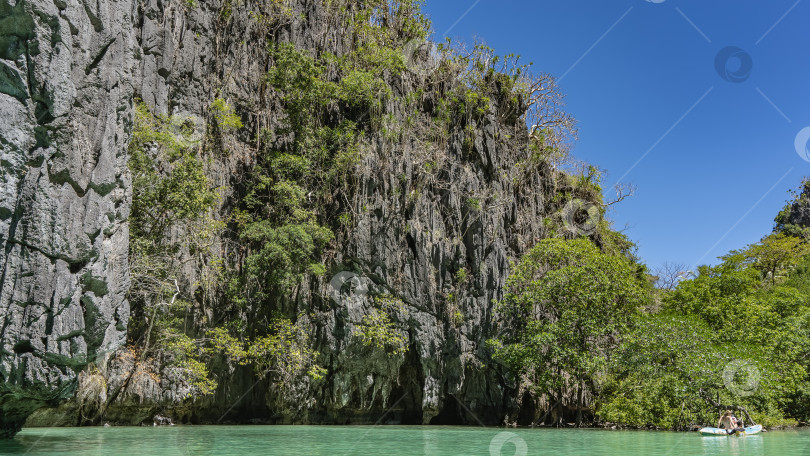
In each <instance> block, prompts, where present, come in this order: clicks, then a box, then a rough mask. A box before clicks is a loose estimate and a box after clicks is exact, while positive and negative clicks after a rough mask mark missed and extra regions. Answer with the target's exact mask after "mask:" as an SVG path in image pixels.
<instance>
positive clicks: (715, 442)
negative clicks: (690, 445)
mask: <svg viewBox="0 0 810 456" xmlns="http://www.w3.org/2000/svg"><path fill="white" fill-rule="evenodd" d="M700 439H701V441H702V442H703V454H707V455H714V454H717V455H720V454H722V455H731V456H737V455H743V454H744V455H745V456H760V455H762V456H764V455H765V445H764V444H763V440H762V439H763V436H762V435H748V436H740V437H735V436H732V437H723V436H720V437H715V436H711V437H709V436H706V437H701V438H700Z"/></svg>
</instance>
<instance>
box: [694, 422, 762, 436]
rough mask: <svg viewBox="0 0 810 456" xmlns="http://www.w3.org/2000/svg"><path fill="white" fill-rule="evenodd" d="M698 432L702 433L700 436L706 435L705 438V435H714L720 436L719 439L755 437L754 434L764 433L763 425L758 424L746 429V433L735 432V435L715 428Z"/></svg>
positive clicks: (707, 428) (706, 428)
mask: <svg viewBox="0 0 810 456" xmlns="http://www.w3.org/2000/svg"><path fill="white" fill-rule="evenodd" d="M698 432H700V435H704V436H705V435H713V436H719V437H723V436H728V435H753V434H759V433H760V432H762V425H761V424H756V425H754V426H748V427H747V428H745V432H739V433H737V432H735V433H734V434H728V433H727V432H726V430H725V429H720V428H715V427H705V428H703V429H701V430H700V431H698Z"/></svg>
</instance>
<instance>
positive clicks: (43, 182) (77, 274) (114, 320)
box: [0, 0, 133, 436]
mask: <svg viewBox="0 0 810 456" xmlns="http://www.w3.org/2000/svg"><path fill="white" fill-rule="evenodd" d="M132 50H133V32H132V2H131V1H129V0H122V1H116V0H112V1H104V2H94V1H89V0H84V1H83V0H67V1H61V0H55V1H51V0H34V1H25V0H19V1H14V0H2V1H0V165H2V174H0V247H2V248H0V322H2V323H1V324H2V326H0V340H2V346H1V348H0V410H2V414H1V415H0V427H2V433H3V434H4V435H5V436H8V435H11V434H13V433H14V432H16V431H17V430H18V429H19V426H20V425H21V423H22V422H23V421H24V419H25V417H26V416H27V414H28V413H29V412H30V411H31V410H33V409H34V408H36V407H39V406H42V405H43V403H46V402H52V401H54V400H58V399H61V398H64V397H69V396H70V395H71V394H72V392H73V387H74V386H75V382H76V378H77V374H78V371H79V370H80V369H81V368H82V367H83V366H84V365H86V363H87V362H88V361H92V360H93V359H94V358H95V357H97V356H98V355H99V354H100V353H102V352H104V351H109V350H112V349H115V348H116V347H118V346H119V345H121V344H122V343H123V342H124V340H125V335H126V327H127V321H128V318H129V308H128V304H127V301H126V298H125V294H126V291H127V289H128V287H129V277H128V270H127V240H128V231H127V224H126V219H127V217H128V212H129V205H130V199H131V197H130V191H131V190H130V178H129V175H128V171H127V166H126V159H127V157H126V145H127V142H128V139H129V137H128V133H127V132H128V128H127V126H128V125H129V124H131V103H132V101H131V100H132V87H131V80H132V76H131V74H132V66H133V64H132V61H133V52H132Z"/></svg>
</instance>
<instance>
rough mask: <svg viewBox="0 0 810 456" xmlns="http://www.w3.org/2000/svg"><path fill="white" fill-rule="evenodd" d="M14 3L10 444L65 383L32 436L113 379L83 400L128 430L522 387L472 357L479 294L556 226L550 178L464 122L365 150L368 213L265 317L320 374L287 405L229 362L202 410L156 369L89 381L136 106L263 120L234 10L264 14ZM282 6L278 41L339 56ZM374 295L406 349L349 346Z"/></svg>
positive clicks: (0, 233)
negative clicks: (221, 105) (347, 275)
mask: <svg viewBox="0 0 810 456" xmlns="http://www.w3.org/2000/svg"><path fill="white" fill-rule="evenodd" d="M9 1H11V0H0V2H6V3H2V4H0V5H2V6H0V17H4V18H7V17H9V16H8V15H12V16H11V18H10V19H0V53H2V54H1V55H0V59H1V60H0V97H2V98H0V133H2V139H1V140H0V151H1V153H2V166H3V175H2V177H0V189H2V193H0V237H1V238H0V244H2V245H3V246H4V249H2V251H0V267H2V293H0V296H1V297H2V298H1V299H0V312H2V317H3V326H2V328H0V330H1V331H2V353H0V375H2V381H3V383H2V389H1V390H0V397H1V398H2V402H0V403H1V404H2V406H3V412H4V413H3V418H2V419H3V420H4V421H5V422H4V423H0V424H3V425H4V426H5V428H6V429H9V430H10V432H13V430H14V429H16V428H17V427H18V426H19V423H20V420H21V419H24V417H25V415H27V414H28V413H29V412H30V411H31V409H32V408H35V407H38V406H40V405H42V404H43V403H44V402H46V401H53V400H57V399H61V398H64V397H66V396H69V395H70V394H71V393H72V391H73V389H72V388H73V385H74V384H77V383H80V387H79V391H78V393H77V394H76V396H75V398H74V400H73V401H72V402H71V403H70V404H67V405H63V407H61V408H60V410H62V412H64V413H63V414H62V415H61V416H62V418H59V419H57V420H54V419H53V418H52V416H48V414H38V416H37V420H36V424H49V423H71V422H72V423H75V422H77V420H70V419H68V420H67V421H65V420H64V416H66V415H71V414H73V416H75V414H76V413H77V412H76V410H81V409H82V407H92V406H93V404H87V403H85V402H84V401H83V400H82V398H83V397H89V396H91V395H95V397H99V394H96V390H95V389H97V388H98V385H99V384H107V385H108V386H107V390H106V391H105V392H104V394H103V396H104V397H106V398H108V403H107V404H98V407H99V408H103V409H104V410H105V412H106V416H108V417H114V418H112V419H113V420H115V421H116V422H118V423H122V424H123V423H130V424H137V423H138V422H139V421H140V420H142V419H144V417H151V416H152V415H154V413H155V411H157V409H158V408H159V409H160V410H161V411H166V412H171V413H170V415H171V416H173V417H174V418H175V421H179V422H187V421H193V422H219V421H221V420H224V421H225V422H230V421H240V420H244V419H249V418H256V419H260V420H262V421H263V422H309V423H347V424H348V423H375V422H377V421H378V420H383V422H386V423H415V424H421V423H424V424H428V423H447V424H451V423H452V424H461V423H467V424H478V423H485V424H499V423H501V422H502V421H503V419H504V416H505V415H506V414H507V413H508V412H509V411H510V409H511V408H512V407H513V403H512V395H511V392H512V391H513V389H514V388H515V385H508V384H507V383H506V382H505V380H504V377H503V375H501V373H500V372H499V371H498V370H497V368H496V367H494V365H493V363H492V362H491V359H490V357H489V354H488V351H487V349H486V347H485V343H486V340H487V339H488V338H490V337H492V336H493V335H494V331H495V325H494V321H493V300H494V299H499V298H500V297H501V293H502V291H503V285H504V284H505V280H506V277H507V275H508V269H509V262H510V260H512V259H516V258H518V257H519V256H520V255H521V254H522V253H523V252H524V251H525V250H526V249H527V248H528V247H530V246H531V245H533V244H534V243H535V242H536V241H537V240H539V239H540V238H542V237H543V236H544V235H546V234H547V233H545V231H544V227H543V217H545V216H548V215H550V213H551V212H552V211H551V209H550V207H551V206H552V205H550V204H549V201H550V200H551V198H552V196H553V195H554V189H553V188H552V187H553V181H554V180H555V177H556V174H555V172H554V171H552V170H550V169H546V168H542V169H541V170H540V173H533V174H531V175H530V176H526V177H525V178H524V179H522V180H520V181H514V180H512V179H511V178H506V177H504V176H505V175H507V174H509V173H508V172H509V171H511V168H512V167H514V165H515V163H514V162H515V160H514V153H515V150H514V147H515V144H520V143H521V140H522V139H523V138H521V137H520V136H519V135H525V134H526V132H525V129H524V131H522V132H518V136H517V137H516V135H515V131H514V130H511V131H507V129H506V128H505V127H504V126H503V125H501V124H500V123H499V121H498V120H497V119H496V117H495V116H494V115H489V116H487V117H485V118H484V119H483V120H481V121H480V124H478V125H473V127H474V131H475V134H474V137H473V138H472V140H471V141H469V138H467V139H468V141H465V140H464V139H465V132H464V131H463V130H462V128H461V127H459V128H458V131H451V132H450V133H449V140H448V141H447V143H446V144H443V145H442V146H441V147H438V148H436V147H433V148H431V150H427V149H426V147H425V144H422V143H421V142H420V138H418V137H412V138H408V137H406V138H405V139H404V140H403V141H398V142H391V141H389V140H386V139H384V138H382V137H373V138H368V142H367V143H366V144H365V145H364V161H363V163H362V168H363V171H362V172H360V173H359V174H358V182H359V187H360V191H359V192H358V195H357V196H358V198H362V201H360V200H357V201H354V202H351V204H352V205H353V208H354V210H355V212H356V214H355V218H354V220H353V225H352V226H351V227H350V228H348V229H346V230H345V231H344V232H341V233H339V234H338V240H337V248H336V249H335V250H336V252H337V253H336V254H335V256H334V257H331V258H329V259H327V265H328V266H329V267H330V268H331V270H330V274H327V277H325V278H320V279H315V280H314V281H312V282H308V283H304V284H302V286H301V287H300V289H299V291H298V293H297V294H296V296H295V297H294V298H290V299H288V300H286V301H285V302H282V303H281V304H280V306H283V307H284V310H285V311H288V312H289V313H296V314H297V313H299V312H303V313H305V314H306V315H307V316H306V317H305V318H304V319H303V321H302V322H301V323H302V324H304V325H306V326H308V327H309V328H310V329H311V333H312V334H314V340H315V342H316V347H315V348H316V349H317V350H318V351H319V352H320V353H321V359H320V360H319V361H320V363H321V364H322V365H323V366H324V367H326V368H327V370H328V372H329V374H328V375H327V376H326V378H325V379H324V380H323V381H321V382H319V383H312V384H306V385H304V386H302V388H305V389H306V390H305V391H304V393H303V395H304V399H303V400H302V401H301V405H302V407H301V408H300V410H297V411H295V412H294V413H290V412H287V411H285V404H284V403H283V401H282V400H281V399H280V398H279V397H278V395H277V394H276V392H275V391H274V389H273V387H272V386H271V385H269V384H268V382H266V381H259V382H258V383H255V384H254V382H255V381H256V376H255V374H254V373H252V372H251V371H250V369H248V368H243V367H235V366H217V367H216V369H215V368H212V369H211V370H212V371H215V372H216V373H217V374H218V375H217V380H218V381H219V383H220V388H219V389H218V390H217V392H216V394H215V396H214V397H212V398H204V399H200V400H197V401H185V402H184V398H185V396H186V394H187V393H188V390H187V389H184V388H183V387H182V381H180V380H177V379H172V378H169V377H171V375H170V373H167V371H165V370H161V369H162V368H161V366H154V368H153V369H152V372H161V379H160V381H157V380H155V379H151V380H150V378H151V377H150V378H148V377H144V376H142V377H143V379H142V380H139V381H133V382H124V383H121V381H120V379H121V378H126V377H127V376H132V375H133V372H134V371H135V365H134V363H133V362H131V359H130V358H127V356H129V355H127V353H126V351H124V350H122V351H119V352H118V353H117V355H116V356H105V357H104V358H103V362H100V363H99V364H100V366H101V367H100V374H92V375H89V374H86V373H83V374H82V377H81V379H79V378H78V371H79V370H80V369H81V368H82V366H84V364H86V362H87V360H88V359H93V358H97V357H98V355H99V354H101V353H102V352H104V351H105V350H109V349H112V348H114V347H116V346H117V345H119V344H121V343H122V341H123V339H124V336H125V330H126V324H127V317H128V308H127V302H126V299H125V293H126V290H127V288H128V275H127V238H128V236H127V225H126V219H127V212H128V206H129V200H130V193H129V192H130V189H129V186H130V182H129V178H128V176H127V171H126V156H125V152H126V144H127V141H128V133H129V129H128V128H129V126H130V116H131V100H132V96H133V94H134V95H136V96H138V97H140V98H142V99H143V100H144V102H145V103H146V104H147V105H148V106H149V107H150V108H151V109H153V110H154V111H156V112H157V113H162V114H180V115H183V116H195V117H198V118H207V116H208V113H207V107H208V106H209V104H210V103H211V101H212V100H213V99H214V98H215V97H217V96H223V97H226V98H228V99H229V100H230V101H232V102H233V103H234V104H235V105H236V106H237V107H238V108H239V109H240V111H242V112H258V113H262V115H263V116H265V117H262V118H259V119H258V120H257V119H249V122H246V123H248V126H247V128H246V130H247V129H255V130H256V131H258V129H259V128H264V127H272V124H273V122H277V121H278V119H277V118H275V117H274V109H277V106H274V105H273V104H272V101H267V94H266V92H265V91H266V87H265V84H264V82H263V77H264V74H265V73H266V70H267V64H268V60H267V59H268V56H267V51H266V48H265V47H264V43H265V42H266V39H267V35H268V31H267V30H263V29H262V25H261V24H260V22H258V21H256V20H254V19H252V18H251V16H250V13H249V12H250V11H252V10H256V11H260V8H261V7H262V6H261V5H266V4H267V2H260V3H261V5H258V4H257V2H255V1H251V0H248V1H247V2H245V4H240V5H241V6H240V7H239V8H233V10H232V11H229V14H230V15H231V16H230V17H231V19H229V20H224V19H223V17H225V16H224V9H223V6H224V4H221V3H220V2H219V1H216V0H214V1H199V0H198V2H197V3H198V4H197V5H196V6H193V7H192V6H189V5H188V4H187V3H186V2H179V1H177V0H147V1H145V2H143V3H140V4H138V5H137V7H136V6H135V5H133V4H132V3H131V2H129V1H127V0H120V1H111V0H105V1H103V2H100V3H99V2H96V3H93V2H89V0H68V1H67V3H65V2H63V1H62V0H54V2H55V3H53V4H51V3H49V0H34V1H33V2H32V3H24V2H22V1H21V2H20V3H16V4H11V3H7V2H9ZM71 1H72V3H71ZM289 3H290V4H292V5H293V8H294V11H293V14H292V15H291V17H292V18H293V19H292V20H291V21H290V23H288V24H284V26H283V27H280V28H279V30H278V31H277V34H278V35H279V37H280V39H282V40H284V41H290V42H293V43H295V44H296V46H297V47H299V48H310V49H312V48H316V47H317V46H320V45H322V44H323V43H331V44H330V46H332V47H333V49H331V50H332V51H333V52H336V53H337V52H340V50H341V49H340V48H341V46H342V44H341V43H342V42H343V41H342V40H343V39H345V38H344V37H342V35H341V33H342V32H341V30H339V29H337V28H335V27H333V26H331V25H330V23H329V21H326V20H323V15H324V14H325V12H324V7H323V2H320V1H314V0H297V1H294V2H289ZM6 24H13V25H6ZM133 56H134V57H133ZM407 83H408V81H407V80H400V81H398V84H400V85H402V84H407ZM394 90H395V91H396V90H402V88H401V87H399V88H397V87H394ZM495 101H496V102H497V100H495ZM263 103H264V104H263ZM404 116H405V115H404V114H402V113H400V114H399V115H398V118H399V119H400V120H402V118H404ZM257 117H261V116H258V115H257ZM245 120H248V119H245ZM253 135H254V132H253V131H252V130H251V131H248V132H246V133H245V138H242V139H243V141H240V140H239V139H238V138H230V141H231V142H230V143H229V144H227V149H228V151H229V152H228V154H222V156H219V157H217V159H216V160H215V161H214V162H213V163H212V164H211V165H210V172H211V176H210V177H211V179H212V181H213V182H214V183H215V185H222V186H229V185H232V183H231V182H230V179H231V175H232V172H233V171H234V170H237V169H245V168H246V167H249V166H250V165H251V164H252V160H253V159H254V158H253V155H254V154H255V151H254V149H251V147H250V145H249V144H248V143H247V139H248V137H252V136H253ZM510 137H511V138H512V140H511V141H506V140H505V139H504V138H510ZM510 157H511V158H510ZM428 161H430V162H432V163H433V165H432V166H430V167H426V166H425V163H426V162H428ZM225 196H226V199H227V197H228V196H229V195H228V194H226V195H225ZM187 271H188V274H189V276H188V277H186V278H185V279H186V280H185V282H186V283H188V284H191V283H194V282H196V281H197V278H196V277H194V276H193V273H194V271H195V268H193V267H190V266H189V268H188V270H187ZM341 271H353V273H355V274H357V280H358V284H359V285H361V289H362V290H365V288H363V287H367V288H368V292H358V289H355V290H354V292H347V291H346V290H344V293H343V294H341V293H340V292H337V293H336V290H335V289H334V287H333V286H332V285H330V279H331V278H332V275H333V274H337V273H339V272H341ZM460 271H464V273H463V274H462V273H460ZM338 291H339V290H338ZM382 293H385V294H391V295H394V296H396V297H397V298H398V299H400V300H401V302H402V305H401V306H400V307H397V309H396V310H395V311H394V312H393V314H394V315H393V320H394V323H395V324H396V327H397V331H399V333H400V335H401V336H402V337H403V338H404V339H405V340H406V341H407V345H408V351H407V353H406V354H404V355H396V356H391V355H388V354H386V353H384V352H381V351H379V350H374V349H372V348H370V347H366V346H364V345H363V344H361V343H359V342H358V339H357V338H356V337H355V335H356V333H357V329H358V325H359V324H360V323H361V321H362V319H363V317H364V316H365V315H368V314H369V313H371V312H372V308H373V303H372V299H371V297H372V296H373V295H375V294H382ZM192 294H193V293H189V295H192ZM209 312H212V311H210V310H209ZM209 320H213V318H210V317H209ZM95 375H102V376H103V377H105V378H106V380H104V381H97V380H94V379H95V377H94V376H95ZM178 385H180V386H178ZM90 393H93V394H90ZM26 398H28V399H26ZM82 413H83V416H90V415H88V414H87V413H85V412H82ZM237 417H240V418H237ZM60 420H61V421H60Z"/></svg>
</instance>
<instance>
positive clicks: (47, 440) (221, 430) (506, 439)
mask: <svg viewBox="0 0 810 456" xmlns="http://www.w3.org/2000/svg"><path fill="white" fill-rule="evenodd" d="M0 454H2V455H6V454H28V455H45V454H47V455H105V456H106V455H119V454H121V455H203V456H204V455H234V456H237V455H254V454H258V455H330V456H331V455H384V454H392V455H402V456H406V455H436V456H439V455H468V454H469V455H509V456H511V455H546V454H548V455H561V456H565V455H572V456H573V455H582V456H595V455H622V456H636V455H638V456H641V455H645V456H646V455H657V456H665V455H808V456H810V430H798V431H776V432H768V433H765V434H760V435H756V436H748V437H701V436H700V435H698V434H697V433H695V432H689V433H686V432H653V431H603V430H592V429H587V430H585V429H583V430H578V429H508V430H507V429H498V428H476V427H437V426H174V427H155V428H152V427H110V428H103V427H83V428H27V429H23V431H22V432H20V433H19V434H18V435H17V437H15V438H14V439H13V440H6V441H3V440H0Z"/></svg>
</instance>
